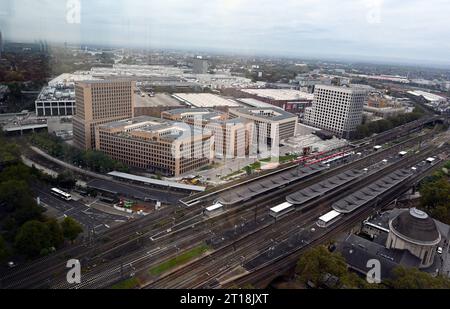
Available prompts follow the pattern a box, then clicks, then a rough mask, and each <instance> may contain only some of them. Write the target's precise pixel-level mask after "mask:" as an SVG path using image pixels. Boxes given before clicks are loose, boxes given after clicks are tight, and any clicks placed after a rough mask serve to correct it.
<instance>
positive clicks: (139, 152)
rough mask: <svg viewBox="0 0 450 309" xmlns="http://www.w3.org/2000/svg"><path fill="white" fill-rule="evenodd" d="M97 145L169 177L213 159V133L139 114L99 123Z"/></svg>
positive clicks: (98, 147) (134, 163)
mask: <svg viewBox="0 0 450 309" xmlns="http://www.w3.org/2000/svg"><path fill="white" fill-rule="evenodd" d="M95 134H96V141H98V142H97V143H96V148H97V149H98V150H101V151H103V152H105V153H106V154H108V155H110V156H111V157H112V158H114V159H116V160H118V161H121V162H123V163H125V164H127V165H129V166H133V167H137V168H141V169H145V170H147V171H149V172H152V173H160V174H163V175H167V176H179V175H180V174H183V173H186V172H189V171H192V170H195V169H198V168H199V167H202V166H204V165H207V164H210V163H211V162H212V159H213V144H214V137H213V134H212V133H211V132H210V131H208V130H201V129H197V128H194V127H193V126H190V125H188V124H185V123H179V122H173V121H170V120H165V119H160V118H155V117H149V116H139V117H135V118H131V119H125V120H120V121H115V122H110V123H106V124H101V125H98V126H96V132H95Z"/></svg>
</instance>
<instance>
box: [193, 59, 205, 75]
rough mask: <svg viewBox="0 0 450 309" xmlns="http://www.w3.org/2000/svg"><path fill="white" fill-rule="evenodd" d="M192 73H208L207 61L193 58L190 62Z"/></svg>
mask: <svg viewBox="0 0 450 309" xmlns="http://www.w3.org/2000/svg"><path fill="white" fill-rule="evenodd" d="M192 72H193V73H195V74H206V73H208V61H207V60H206V59H203V58H194V61H193V62H192Z"/></svg>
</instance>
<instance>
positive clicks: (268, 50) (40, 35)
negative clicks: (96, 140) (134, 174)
mask: <svg viewBox="0 0 450 309" xmlns="http://www.w3.org/2000/svg"><path fill="white" fill-rule="evenodd" d="M78 13H79V14H78ZM449 14H450V1H448V0H108V1H107V0H1V1H0V29H1V31H2V33H3V37H5V38H6V39H9V40H21V41H28V40H31V41H33V40H35V39H40V40H48V41H50V42H64V41H67V42H68V43H98V44H111V45H121V46H124V47H128V46H129V47H135V46H140V47H149V48H182V49H196V50H213V51H234V52H236V53H243V54H255V55H256V54H275V55H286V56H299V57H314V58H320V57H326V58H347V59H355V60H371V59H372V60H394V61H395V60H398V61H405V62H408V61H420V62H423V63H436V64H440V63H441V64H444V63H445V64H450V18H449V17H448V16H449Z"/></svg>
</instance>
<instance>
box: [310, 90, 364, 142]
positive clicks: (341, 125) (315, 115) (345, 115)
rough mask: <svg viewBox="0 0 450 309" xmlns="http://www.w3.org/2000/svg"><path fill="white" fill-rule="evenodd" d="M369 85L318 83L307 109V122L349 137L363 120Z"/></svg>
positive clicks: (340, 135)
mask: <svg viewBox="0 0 450 309" xmlns="http://www.w3.org/2000/svg"><path fill="white" fill-rule="evenodd" d="M368 91H369V90H368V87H366V86H364V85H351V86H348V87H338V86H328V85H316V86H315V88H314V99H313V103H312V106H311V107H308V108H307V109H306V111H305V118H304V121H305V123H306V124H309V125H312V126H314V127H317V128H320V129H323V130H326V131H329V132H331V133H334V134H336V135H337V136H339V137H344V138H348V137H349V136H350V134H351V132H353V131H355V129H356V127H357V126H358V125H360V124H361V122H362V115H363V106H364V103H365V101H366V100H367V94H368Z"/></svg>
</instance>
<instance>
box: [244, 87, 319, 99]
mask: <svg viewBox="0 0 450 309" xmlns="http://www.w3.org/2000/svg"><path fill="white" fill-rule="evenodd" d="M241 91H242V92H245V93H249V94H253V95H257V96H259V97H263V98H267V99H271V100H275V101H297V100H312V99H313V98H314V94H312V93H308V92H304V91H300V90H294V89H241Z"/></svg>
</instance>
